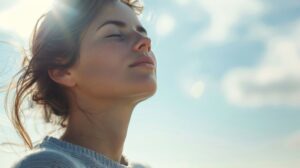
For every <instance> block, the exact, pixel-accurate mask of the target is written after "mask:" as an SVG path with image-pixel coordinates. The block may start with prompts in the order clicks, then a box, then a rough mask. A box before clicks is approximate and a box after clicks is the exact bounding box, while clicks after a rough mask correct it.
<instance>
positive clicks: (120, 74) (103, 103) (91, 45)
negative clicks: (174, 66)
mask: <svg viewBox="0 0 300 168" xmlns="http://www.w3.org/2000/svg"><path fill="white" fill-rule="evenodd" d="M108 20H117V21H121V22H123V23H125V24H126V25H125V26H124V25H123V26H120V25H116V24H106V25H104V26H102V27H99V26H100V25H102V24H103V23H105V22H106V21H108ZM115 34H121V35H122V36H121V37H120V36H115ZM111 35H113V36H111ZM145 53H148V55H149V56H150V57H152V58H154V59H155V56H154V55H153V53H152V51H151V40H150V39H149V38H148V37H147V34H146V32H144V31H143V29H141V23H140V22H139V20H138V18H137V17H136V15H135V13H134V11H133V10H132V9H130V8H129V7H128V6H127V5H125V4H123V3H122V2H120V1H116V2H112V3H108V4H106V6H105V7H104V8H103V9H102V11H101V12H100V13H99V16H98V17H97V18H96V19H95V20H94V21H93V22H92V23H91V25H90V26H89V27H88V29H87V31H86V33H85V35H84V37H83V39H82V43H81V48H80V56H79V59H78V61H77V62H76V63H75V65H74V66H72V67H71V68H69V69H67V70H50V71H49V75H50V77H51V78H52V79H53V80H55V81H56V82H58V83H60V84H61V85H63V86H65V88H66V90H67V93H68V95H69V98H70V105H71V107H70V115H69V118H68V126H67V129H66V131H65V133H64V134H63V135H62V137H61V138H60V139H61V140H64V141H67V142H71V143H73V144H77V145H81V146H83V147H86V148H89V149H92V150H94V151H96V152H99V153H101V154H104V155H105V156H107V157H108V158H110V159H112V160H114V161H116V162H119V163H122V162H121V160H122V152H123V146H124V142H125V139H126V135H127V130H128V125H129V122H130V118H131V114H132V112H133V110H134V107H135V106H136V105H137V104H138V103H139V102H141V101H143V100H146V99H147V98H149V97H151V96H152V95H153V94H154V93H155V92H156V68H154V69H150V68H147V67H142V66H140V67H129V65H131V64H132V63H134V62H135V61H136V60H137V58H138V57H139V56H141V55H144V54H145ZM155 66H156V65H155ZM123 164H124V163H123Z"/></svg>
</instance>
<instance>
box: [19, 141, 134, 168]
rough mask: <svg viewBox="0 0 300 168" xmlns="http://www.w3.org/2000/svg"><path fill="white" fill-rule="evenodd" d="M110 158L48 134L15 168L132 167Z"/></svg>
mask: <svg viewBox="0 0 300 168" xmlns="http://www.w3.org/2000/svg"><path fill="white" fill-rule="evenodd" d="M122 160H123V162H125V163H124V164H120V163H118V162H116V161H114V160H111V159H109V158H108V157H106V156H104V155H103V154H101V153H97V152H96V151H93V150H90V149H88V148H85V147H82V146H79V145H75V144H72V143H69V142H66V141H62V140H60V139H57V138H54V137H51V136H46V137H45V138H44V139H43V141H42V142H41V143H40V144H38V145H36V146H35V148H34V149H33V150H32V151H30V152H29V153H27V154H26V155H25V156H23V157H22V158H21V159H20V160H19V161H18V162H17V163H15V164H14V166H13V168H29V167H30V168H131V166H128V165H125V164H127V161H126V160H125V158H124V157H122Z"/></svg>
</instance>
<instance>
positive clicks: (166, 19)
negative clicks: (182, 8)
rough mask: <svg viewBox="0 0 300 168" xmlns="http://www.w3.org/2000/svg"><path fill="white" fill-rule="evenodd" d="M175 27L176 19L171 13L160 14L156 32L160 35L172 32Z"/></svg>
mask: <svg viewBox="0 0 300 168" xmlns="http://www.w3.org/2000/svg"><path fill="white" fill-rule="evenodd" d="M174 28H175V19H174V17H173V16H172V15H170V14H162V15H160V16H159V18H158V20H157V23H156V27H155V29H156V33H157V34H158V35H160V36H166V35H168V34H170V33H171V32H172V31H173V30H174Z"/></svg>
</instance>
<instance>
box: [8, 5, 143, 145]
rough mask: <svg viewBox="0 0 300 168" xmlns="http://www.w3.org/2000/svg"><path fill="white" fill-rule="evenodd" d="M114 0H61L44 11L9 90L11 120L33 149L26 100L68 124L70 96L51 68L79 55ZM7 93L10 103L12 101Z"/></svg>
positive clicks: (65, 65)
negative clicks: (99, 16)
mask: <svg viewBox="0 0 300 168" xmlns="http://www.w3.org/2000/svg"><path fill="white" fill-rule="evenodd" d="M111 1H112V0H60V1H58V2H56V3H55V4H54V5H53V8H52V9H51V10H50V11H48V12H47V13H45V14H44V15H42V16H41V17H40V18H39V19H38V21H37V23H36V25H35V28H34V30H33V35H32V39H31V41H30V55H29V56H28V55H25V57H24V59H23V64H22V68H21V70H20V71H19V72H18V73H17V74H16V75H15V77H14V78H16V83H15V84H13V80H12V82H11V84H10V87H9V89H8V91H7V97H8V95H9V92H10V90H11V89H15V95H14V98H13V104H12V106H13V107H12V108H11V109H10V111H9V113H10V115H11V122H12V124H13V126H14V128H15V130H16V132H17V133H18V135H19V136H20V137H21V138H22V140H23V142H24V144H25V147H27V148H29V149H32V148H33V145H32V141H31V138H30V136H29V134H28V132H27V131H26V129H25V127H24V125H23V121H22V120H21V119H22V118H21V114H23V111H24V109H22V105H23V104H24V102H25V100H27V101H30V102H32V103H33V104H35V105H39V106H40V107H42V109H43V110H42V111H43V118H44V120H45V122H46V123H52V124H55V125H60V126H61V127H62V128H65V127H66V126H67V118H68V115H69V103H68V97H67V95H66V93H65V90H64V88H63V87H62V86H61V85H59V84H58V83H56V82H54V81H53V80H52V79H51V78H50V77H49V75H48V70H50V69H65V68H69V67H71V66H72V65H74V63H75V62H76V60H77V58H78V56H79V49H80V44H81V37H82V35H84V31H85V30H86V29H87V27H88V26H89V25H90V23H91V22H92V21H93V19H95V17H96V16H97V14H98V13H99V11H100V10H101V8H102V7H104V6H105V4H106V3H108V2H111ZM121 1H122V2H123V3H125V4H127V5H128V6H129V7H131V8H132V9H133V10H134V11H135V12H136V14H137V15H138V14H140V13H141V12H142V10H143V6H142V5H141V4H140V3H139V1H137V0H121ZM7 97H6V105H7V104H8V102H7Z"/></svg>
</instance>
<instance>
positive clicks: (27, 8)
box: [0, 0, 52, 38]
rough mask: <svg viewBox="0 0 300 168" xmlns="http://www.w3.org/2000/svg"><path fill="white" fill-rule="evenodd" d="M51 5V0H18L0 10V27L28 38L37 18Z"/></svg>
mask: <svg viewBox="0 0 300 168" xmlns="http://www.w3.org/2000/svg"><path fill="white" fill-rule="evenodd" d="M51 5H52V0H42V1H35V0H20V1H19V2H18V3H17V4H15V5H14V6H13V7H11V8H9V9H7V10H4V11H2V12H0V20H1V22H0V27H1V29H5V30H6V31H12V32H14V33H16V34H17V35H19V36H21V37H22V38H28V37H29V36H30V35H31V33H32V30H33V28H34V25H35V23H36V21H37V19H38V18H39V17H40V16H41V15H42V14H43V13H45V12H47V11H48V10H49V9H50V7H51Z"/></svg>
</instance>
